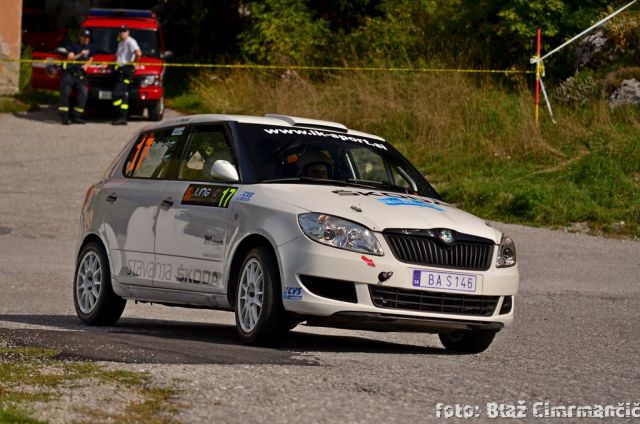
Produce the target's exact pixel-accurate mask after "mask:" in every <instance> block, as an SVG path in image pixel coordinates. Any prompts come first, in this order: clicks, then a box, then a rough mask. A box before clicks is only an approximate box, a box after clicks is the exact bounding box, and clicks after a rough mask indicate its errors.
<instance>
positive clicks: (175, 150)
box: [123, 127, 185, 179]
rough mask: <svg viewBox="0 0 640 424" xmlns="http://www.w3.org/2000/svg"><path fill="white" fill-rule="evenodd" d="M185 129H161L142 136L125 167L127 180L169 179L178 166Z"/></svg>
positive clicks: (124, 171)
mask: <svg viewBox="0 0 640 424" xmlns="http://www.w3.org/2000/svg"><path fill="white" fill-rule="evenodd" d="M184 132H185V128H184V127H178V128H169V129H161V130H158V131H150V132H146V133H144V134H142V135H141V136H140V138H139V139H138V141H137V142H136V143H135V145H134V146H133V149H131V152H130V153H129V157H128V158H127V162H126V163H125V165H124V170H123V173H124V176H125V177H127V178H150V179H164V178H167V177H168V176H169V175H170V173H171V172H172V170H173V169H175V167H176V165H177V159H178V157H177V156H178V154H179V149H180V144H181V141H182V137H183V134H184Z"/></svg>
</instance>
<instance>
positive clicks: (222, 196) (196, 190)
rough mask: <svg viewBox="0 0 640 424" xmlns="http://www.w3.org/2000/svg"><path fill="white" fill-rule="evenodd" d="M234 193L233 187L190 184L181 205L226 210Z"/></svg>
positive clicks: (235, 189)
mask: <svg viewBox="0 0 640 424" xmlns="http://www.w3.org/2000/svg"><path fill="white" fill-rule="evenodd" d="M236 191H238V189H237V188H235V187H226V186H213V185H207V184H190V185H189V187H188V188H187V190H186V191H185V192H184V195H183V196H182V204H183V205H198V206H210V207H214V208H228V207H229V201H230V200H231V198H233V195H234V194H236Z"/></svg>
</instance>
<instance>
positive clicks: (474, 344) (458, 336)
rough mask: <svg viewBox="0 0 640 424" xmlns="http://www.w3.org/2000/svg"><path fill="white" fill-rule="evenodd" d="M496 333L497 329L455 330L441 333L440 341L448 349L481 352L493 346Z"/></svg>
mask: <svg viewBox="0 0 640 424" xmlns="http://www.w3.org/2000/svg"><path fill="white" fill-rule="evenodd" d="M496 333H497V332H496V331H454V332H452V333H444V334H440V341H441V342H442V344H443V345H444V347H445V348H446V349H447V350H451V351H454V352H464V353H480V352H484V351H485V350H487V349H488V348H489V346H491V343H492V342H493V338H494V337H495V336H496Z"/></svg>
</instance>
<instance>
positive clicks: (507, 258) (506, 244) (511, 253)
mask: <svg viewBox="0 0 640 424" xmlns="http://www.w3.org/2000/svg"><path fill="white" fill-rule="evenodd" d="M496 263H497V265H498V268H509V267H510V266H514V265H515V264H516V245H515V243H514V242H513V240H511V237H508V236H505V235H503V236H502V240H501V241H500V246H498V260H497V262H496Z"/></svg>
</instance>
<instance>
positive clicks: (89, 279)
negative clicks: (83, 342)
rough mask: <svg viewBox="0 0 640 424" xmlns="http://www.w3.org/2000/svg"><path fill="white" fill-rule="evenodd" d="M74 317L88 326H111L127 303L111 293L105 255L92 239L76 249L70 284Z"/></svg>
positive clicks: (109, 273) (107, 263) (109, 275)
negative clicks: (72, 276) (76, 253)
mask: <svg viewBox="0 0 640 424" xmlns="http://www.w3.org/2000/svg"><path fill="white" fill-rule="evenodd" d="M73 303H74V305H75V308H76V314H77V315H78V318H80V319H81V320H82V321H84V322H85V323H87V324H89V325H113V324H115V323H116V321H118V319H120V316H121V315H122V311H124V307H125V305H126V303H127V301H126V300H124V299H122V298H120V297H119V296H117V295H116V294H115V293H114V292H113V288H112V287H111V272H110V271H109V262H108V259H107V254H106V253H105V251H104V249H103V248H102V246H100V245H99V244H98V243H96V242H91V243H88V244H87V245H86V246H85V247H84V248H83V249H82V251H81V252H80V256H79V260H78V263H77V265H76V274H75V279H74V284H73Z"/></svg>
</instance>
